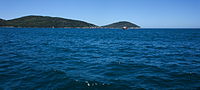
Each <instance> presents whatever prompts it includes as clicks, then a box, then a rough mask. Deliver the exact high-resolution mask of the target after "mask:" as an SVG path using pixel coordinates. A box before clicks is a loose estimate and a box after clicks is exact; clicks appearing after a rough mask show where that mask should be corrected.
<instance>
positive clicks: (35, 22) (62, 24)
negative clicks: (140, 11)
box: [0, 15, 140, 28]
mask: <svg viewBox="0 0 200 90" xmlns="http://www.w3.org/2000/svg"><path fill="white" fill-rule="evenodd" d="M0 27H36V28H52V27H54V28H94V27H97V28H123V27H128V28H140V26H138V25H136V24H133V23H130V22H127V21H121V22H117V23H113V24H109V25H106V26H102V27H99V26H96V25H94V24H91V23H87V22H84V21H79V20H72V19H65V18H60V17H49V16H33V15H32V16H24V17H21V18H16V19H11V20H3V19H0Z"/></svg>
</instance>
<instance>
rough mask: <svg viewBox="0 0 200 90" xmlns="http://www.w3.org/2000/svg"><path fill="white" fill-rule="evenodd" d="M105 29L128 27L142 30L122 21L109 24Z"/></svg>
mask: <svg viewBox="0 0 200 90" xmlns="http://www.w3.org/2000/svg"><path fill="white" fill-rule="evenodd" d="M102 27H104V28H123V27H128V28H140V26H138V25H136V24H133V23H130V22H127V21H121V22H116V23H113V24H109V25H106V26H102Z"/></svg>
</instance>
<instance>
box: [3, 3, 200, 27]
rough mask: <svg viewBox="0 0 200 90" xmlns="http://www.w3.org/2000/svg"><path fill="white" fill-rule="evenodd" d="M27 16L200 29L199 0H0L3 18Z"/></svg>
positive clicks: (100, 23) (95, 22)
mask: <svg viewBox="0 0 200 90" xmlns="http://www.w3.org/2000/svg"><path fill="white" fill-rule="evenodd" d="M27 15H42V16H52V17H63V18H67V19H76V20H82V21H86V22H89V23H93V24H96V25H99V26H102V25H107V24H111V23H113V22H118V21H129V22H132V23H135V24H137V25H139V26H141V27H143V28H200V0H0V18H2V19H6V20H9V19H13V18H18V17H22V16H27Z"/></svg>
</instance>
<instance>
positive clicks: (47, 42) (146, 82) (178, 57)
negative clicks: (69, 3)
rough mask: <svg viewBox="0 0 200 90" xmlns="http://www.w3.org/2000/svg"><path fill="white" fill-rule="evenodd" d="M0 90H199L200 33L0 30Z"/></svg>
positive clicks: (143, 30)
mask: <svg viewBox="0 0 200 90" xmlns="http://www.w3.org/2000/svg"><path fill="white" fill-rule="evenodd" d="M0 89H72V90H74V89H97V90H98V89H109V90H110V89H111V90H112V89H123V90H124V89H128V90H130V89H200V30H199V29H136V30H120V29H45V28H0Z"/></svg>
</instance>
